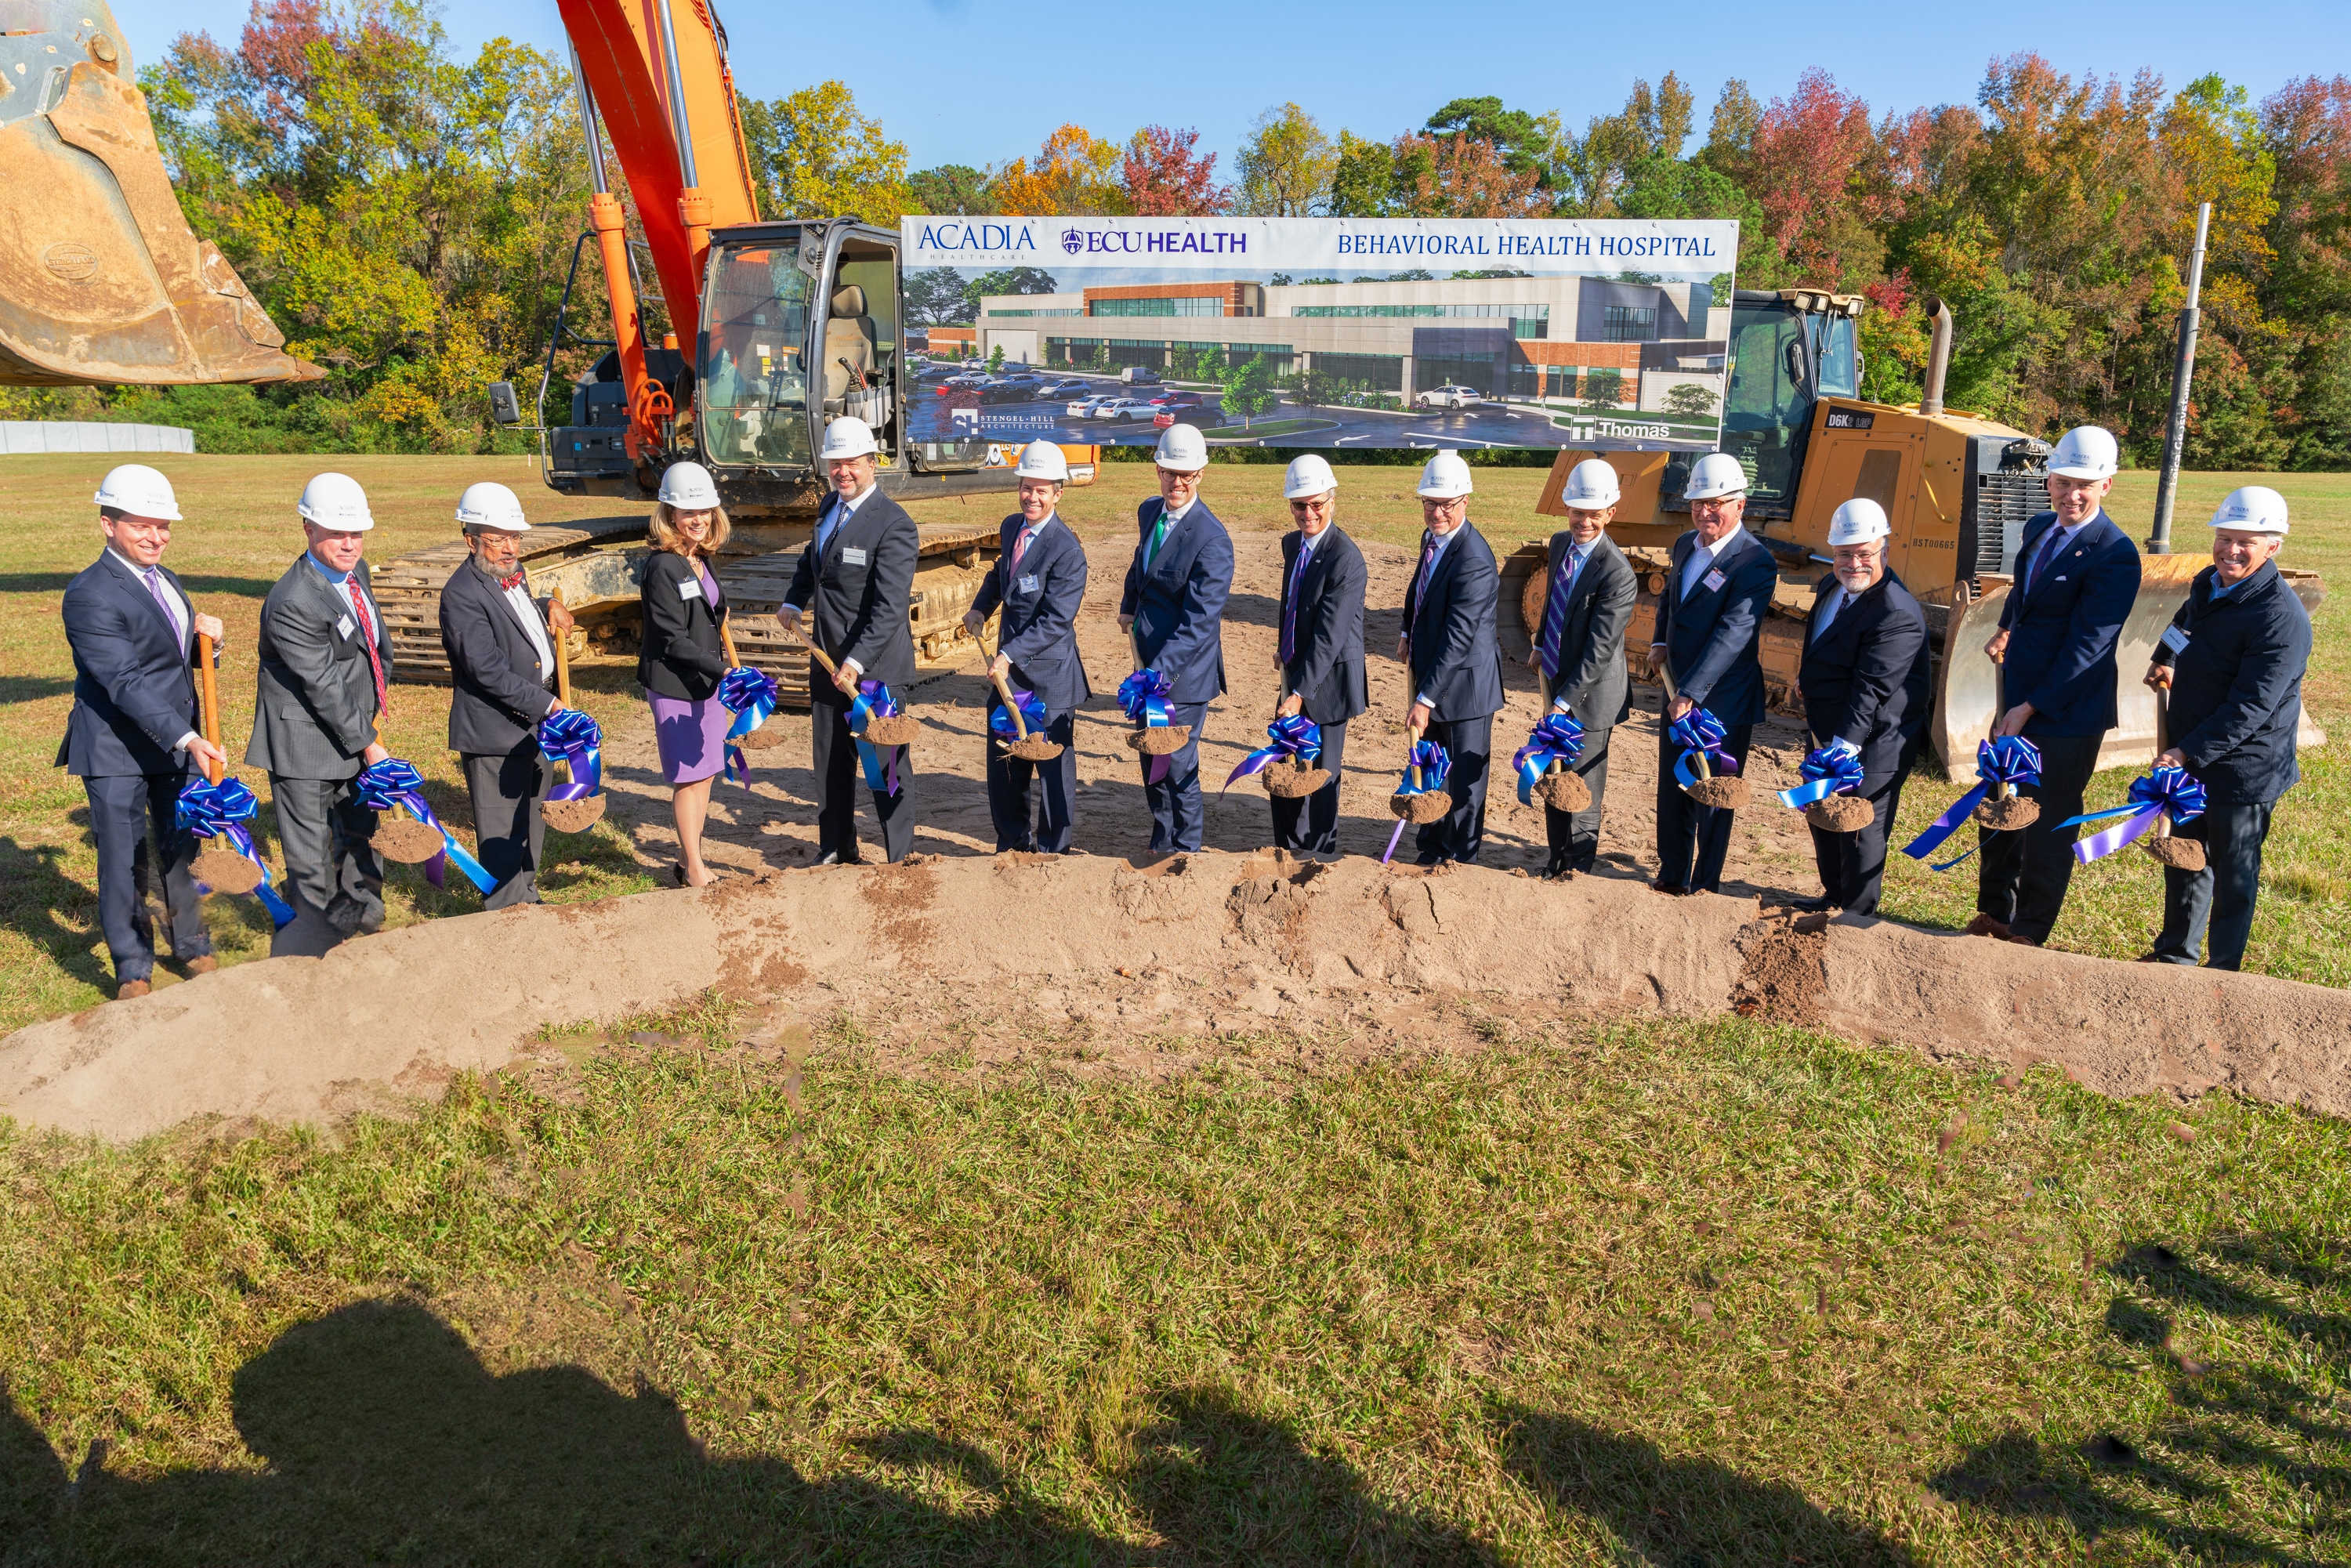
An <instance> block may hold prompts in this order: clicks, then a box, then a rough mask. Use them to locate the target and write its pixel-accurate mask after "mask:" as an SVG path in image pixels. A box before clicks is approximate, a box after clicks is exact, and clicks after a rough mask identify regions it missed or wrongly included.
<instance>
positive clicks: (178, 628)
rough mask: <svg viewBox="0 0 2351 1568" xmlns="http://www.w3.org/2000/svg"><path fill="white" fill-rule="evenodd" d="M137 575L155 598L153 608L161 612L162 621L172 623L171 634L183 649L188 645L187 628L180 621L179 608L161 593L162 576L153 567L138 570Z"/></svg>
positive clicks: (169, 596)
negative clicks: (143, 580) (145, 583)
mask: <svg viewBox="0 0 2351 1568" xmlns="http://www.w3.org/2000/svg"><path fill="white" fill-rule="evenodd" d="M139 575H140V576H141V577H142V578H144V579H145V580H146V582H147V591H148V592H150V593H152V594H153V595H154V596H155V608H156V609H158V610H161V611H162V612H163V619H164V620H166V621H168V622H171V623H172V635H173V636H174V637H176V638H178V639H179V643H180V646H181V647H182V648H183V649H185V648H186V647H187V645H188V628H187V625H186V623H185V622H183V621H182V620H181V619H180V607H179V606H178V605H176V604H174V603H172V596H171V595H170V594H168V593H166V592H164V591H163V574H162V572H160V571H157V570H155V569H154V568H153V567H152V566H147V567H141V568H140V569H139Z"/></svg>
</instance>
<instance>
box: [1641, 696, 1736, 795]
mask: <svg viewBox="0 0 2351 1568" xmlns="http://www.w3.org/2000/svg"><path fill="white" fill-rule="evenodd" d="M1657 678H1658V679H1659V680H1661V681H1663V682H1664V683H1665V685H1666V707H1667V711H1668V712H1670V711H1671V710H1672V708H1673V706H1674V704H1675V702H1676V701H1677V700H1678V699H1679V697H1680V695H1681V694H1680V693H1679V692H1677V691H1676V690H1674V672H1673V670H1672V668H1671V667H1670V666H1669V665H1668V664H1666V663H1665V662H1664V661H1662V660H1660V661H1659V662H1658V664H1657ZM1690 755H1691V756H1693V757H1695V758H1698V782H1697V783H1695V784H1685V785H1684V786H1682V793H1683V794H1685V795H1687V796H1688V797H1689V798H1690V799H1691V800H1695V801H1697V802H1698V804H1699V805H1701V806H1711V807H1713V808H1714V809H1715V810H1718V811H1736V810H1739V809H1740V807H1741V806H1744V805H1746V804H1747V780H1746V779H1741V778H1739V777H1737V776H1736V775H1729V776H1725V777H1721V778H1718V777H1716V775H1715V773H1714V770H1713V769H1712V768H1708V766H1707V760H1706V753H1705V752H1704V751H1692V752H1691V753H1690Z"/></svg>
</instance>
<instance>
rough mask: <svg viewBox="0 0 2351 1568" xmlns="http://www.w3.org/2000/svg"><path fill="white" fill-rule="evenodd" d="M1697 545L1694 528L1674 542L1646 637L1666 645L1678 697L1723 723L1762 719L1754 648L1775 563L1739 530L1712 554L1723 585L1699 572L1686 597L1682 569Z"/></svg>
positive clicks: (1774, 576) (1757, 646)
mask: <svg viewBox="0 0 2351 1568" xmlns="http://www.w3.org/2000/svg"><path fill="white" fill-rule="evenodd" d="M1694 549H1698V534H1697V532H1696V530H1692V531H1691V532H1689V533H1686V534H1684V535H1683V536H1682V537H1681V538H1677V539H1676V540H1675V541H1674V549H1673V558H1672V564H1671V565H1670V566H1669V567H1667V570H1666V591H1665V592H1664V593H1663V594H1661V595H1660V596H1659V597H1658V601H1657V629H1656V631H1655V632H1651V633H1650V636H1651V638H1652V639H1653V640H1654V641H1656V642H1659V643H1664V644H1665V645H1666V667H1667V669H1669V670H1671V671H1672V672H1673V676H1674V687H1675V689H1676V690H1677V691H1678V692H1679V693H1680V694H1681V695H1683V696H1686V697H1687V698H1689V700H1690V701H1692V702H1694V703H1696V704H1697V705H1698V706H1700V707H1702V708H1704V709H1706V710H1707V711H1708V713H1711V714H1712V715H1714V716H1715V717H1717V718H1719V719H1720V720H1721V721H1722V722H1723V724H1724V725H1725V726H1726V727H1735V726H1738V725H1742V724H1761V723H1762V722H1763V699H1764V692H1763V663H1762V658H1761V653H1760V652H1759V650H1760V649H1761V644H1762V641H1763V615H1764V612H1766V611H1768V610H1769V609H1771V590H1772V589H1773V588H1774V587H1775V586H1777V585H1778V583H1779V580H1780V569H1779V567H1778V566H1777V565H1776V564H1774V562H1773V561H1772V559H1771V551H1770V550H1768V549H1765V548H1764V547H1763V544H1762V541H1761V540H1760V539H1758V538H1756V537H1755V536H1754V535H1753V534H1750V533H1749V532H1747V531H1746V530H1745V529H1744V528H1742V529H1740V532H1739V534H1738V537H1737V538H1733V539H1732V540H1731V541H1730V543H1729V545H1728V546H1726V547H1725V548H1724V549H1723V550H1722V552H1721V553H1720V554H1719V555H1717V556H1716V557H1715V558H1714V567H1713V570H1714V571H1715V572H1719V573H1720V574H1721V575H1722V586H1721V587H1719V588H1709V587H1708V586H1707V580H1706V577H1705V576H1701V577H1700V578H1699V579H1698V586H1697V587H1696V588H1694V589H1692V590H1691V591H1690V592H1689V594H1688V595H1687V597H1685V596H1684V594H1683V593H1682V591H1681V582H1682V571H1683V569H1684V568H1685V567H1687V565H1688V564H1689V558H1690V552H1691V551H1692V550H1694ZM1708 575H1711V573H1709V574H1708Z"/></svg>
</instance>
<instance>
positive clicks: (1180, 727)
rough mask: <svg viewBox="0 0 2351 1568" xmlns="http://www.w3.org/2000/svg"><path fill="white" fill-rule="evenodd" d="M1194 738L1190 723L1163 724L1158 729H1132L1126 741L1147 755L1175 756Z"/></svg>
mask: <svg viewBox="0 0 2351 1568" xmlns="http://www.w3.org/2000/svg"><path fill="white" fill-rule="evenodd" d="M1191 738H1192V727H1191V726H1190V725H1188V724H1170V725H1162V726H1161V727H1158V728H1156V729H1131V730H1129V731H1127V732H1126V743H1127V744H1128V745H1129V746H1132V747H1134V749H1135V750H1137V751H1140V752H1141V753H1143V755H1144V756H1145V757H1173V756H1175V754H1176V753H1177V752H1179V751H1181V750H1183V749H1184V747H1185V746H1186V744H1187V743H1189V742H1190V740H1191Z"/></svg>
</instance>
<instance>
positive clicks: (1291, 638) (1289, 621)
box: [1281, 538, 1314, 664]
mask: <svg viewBox="0 0 2351 1568" xmlns="http://www.w3.org/2000/svg"><path fill="white" fill-rule="evenodd" d="M1312 559H1314V552H1313V551H1312V550H1311V549H1309V548H1307V545H1306V542H1305V540H1304V539H1303V538H1301V539H1300V541H1299V545H1298V564H1297V565H1296V566H1295V567H1293V568H1292V569H1291V570H1290V591H1289V592H1288V593H1287V594H1285V595H1283V599H1284V603H1283V604H1282V607H1281V662H1282V663H1283V664H1288V663H1290V660H1292V659H1294V658H1296V657H1298V584H1299V582H1300V580H1301V579H1303V578H1304V577H1305V576H1306V563H1307V562H1308V561H1310V560H1312Z"/></svg>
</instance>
